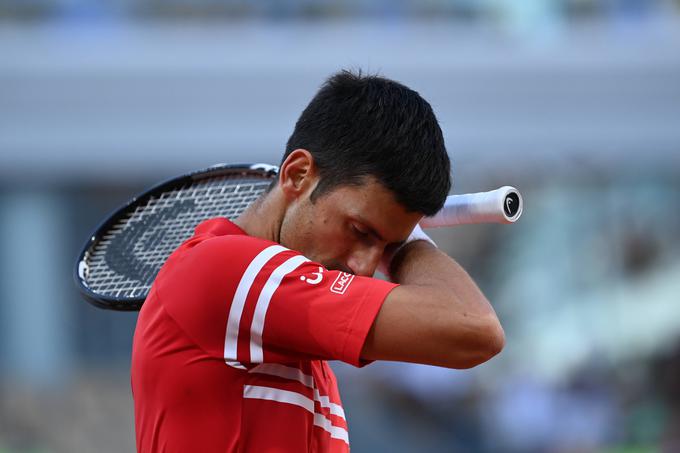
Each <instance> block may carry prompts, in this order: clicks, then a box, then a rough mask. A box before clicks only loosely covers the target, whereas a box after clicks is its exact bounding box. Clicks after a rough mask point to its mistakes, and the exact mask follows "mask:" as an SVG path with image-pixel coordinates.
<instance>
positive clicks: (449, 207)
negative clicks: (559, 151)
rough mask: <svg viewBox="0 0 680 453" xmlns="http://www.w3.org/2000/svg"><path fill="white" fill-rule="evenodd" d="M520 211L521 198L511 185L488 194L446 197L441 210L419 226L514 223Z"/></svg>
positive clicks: (422, 221)
mask: <svg viewBox="0 0 680 453" xmlns="http://www.w3.org/2000/svg"><path fill="white" fill-rule="evenodd" d="M522 208H523V202H522V195H521V194H520V193H519V191H518V190H517V189H515V188H514V187H510V186H503V187H501V188H499V189H496V190H492V191H490V192H479V193H468V194H463V195H449V196H448V197H447V198H446V202H445V203H444V207H443V208H442V209H441V211H439V212H438V213H437V214H435V215H434V216H433V217H424V218H423V220H421V221H420V226H421V227H423V228H436V227H445V226H455V225H463V224H468V223H514V222H516V221H517V219H519V217H520V216H521V215H522Z"/></svg>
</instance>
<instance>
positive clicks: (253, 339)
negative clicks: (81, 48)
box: [250, 255, 309, 363]
mask: <svg viewBox="0 0 680 453" xmlns="http://www.w3.org/2000/svg"><path fill="white" fill-rule="evenodd" d="M308 261H309V260H308V259H307V258H305V257H304V256H302V255H295V256H294V257H292V258H290V259H288V260H287V261H284V262H283V264H281V265H280V266H279V267H277V268H276V269H274V272H272V274H271V275H270V276H269V280H267V283H265V285H264V287H263V288H262V292H261V293H260V297H259V298H258V299H257V305H256V306H255V314H254V315H253V323H252V324H251V325H250V361H251V362H252V363H262V362H263V360H264V357H263V355H264V353H263V351H262V331H263V330H264V318H265V316H266V315H267V309H268V308H269V302H271V300H272V296H273V295H274V292H276V290H277V289H278V287H279V285H280V284H281V281H282V280H283V277H285V276H286V275H287V274H289V273H291V272H293V271H294V270H295V269H297V268H298V267H300V265H301V264H302V263H306V262H308Z"/></svg>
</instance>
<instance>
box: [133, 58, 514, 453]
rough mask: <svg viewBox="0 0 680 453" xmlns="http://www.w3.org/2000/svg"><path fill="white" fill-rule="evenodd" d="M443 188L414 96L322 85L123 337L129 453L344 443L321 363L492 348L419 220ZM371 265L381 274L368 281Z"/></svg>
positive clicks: (453, 359) (424, 112)
mask: <svg viewBox="0 0 680 453" xmlns="http://www.w3.org/2000/svg"><path fill="white" fill-rule="evenodd" d="M449 189H450V164H449V159H448V156H447V153H446V149H445V147H444V140H443V138H442V133H441V129H440V128H439V125H438V123H437V120H436V118H435V116H434V114H433V112H432V109H431V107H430V105H429V104H428V103H427V102H426V101H425V100H424V99H422V98H421V97H420V96H419V95H418V93H416V92H415V91H412V90H410V89H408V88H407V87H405V86H403V85H401V84H399V83H396V82H394V81H391V80H388V79H385V78H381V77H377V76H362V75H361V74H353V73H350V72H346V71H343V72H341V73H338V74H336V75H334V76H332V77H331V78H330V79H328V80H327V81H326V83H325V84H324V85H323V87H322V88H321V89H320V91H319V92H318V93H317V94H316V96H315V97H314V98H313V99H312V101H311V102H310V104H309V105H308V106H307V108H306V109H305V110H304V112H303V113H302V115H301V116H300V119H299V120H298V122H297V124H296V126H295V130H294V132H293V134H292V135H291V137H290V139H289V141H288V144H287V147H286V152H285V154H284V157H283V159H282V163H281V167H280V172H279V176H278V178H277V180H276V182H275V183H274V184H272V187H271V188H270V189H269V191H268V192H267V193H266V194H265V195H263V196H262V197H261V198H260V199H259V200H258V201H257V202H255V203H254V204H253V205H252V206H250V207H249V208H248V209H247V210H246V211H245V212H244V213H243V214H242V215H241V216H240V217H239V218H238V219H236V220H235V221H234V222H233V223H232V222H230V221H228V220H227V219H224V218H215V219H209V220H207V221H204V222H203V223H201V224H200V225H199V226H198V227H197V228H196V231H195V235H194V236H193V237H192V238H190V239H189V240H187V241H186V242H185V243H183V244H182V245H181V246H180V247H179V248H178V249H177V250H176V251H175V252H174V253H173V254H172V255H171V256H170V258H169V259H168V261H167V262H166V263H165V265H164V266H163V268H162V269H161V271H160V272H159V274H158V276H157V278H156V280H155V282H154V285H153V287H152V289H151V291H150V293H149V297H148V298H147V300H146V302H145V304H144V306H143V308H142V310H141V312H140V315H139V319H138V322H137V329H136V331H135V338H134V345H133V357H132V389H133V395H134V400H135V424H136V434H137V448H138V449H139V451H141V452H160V451H167V452H231V451H244V452H268V451H277V452H278V451H285V452H303V451H324V452H325V451H328V452H336V451H348V450H349V437H348V432H347V421H346V418H345V413H344V410H343V408H342V404H341V401H340V395H339V393H338V389H337V384H336V381H335V377H334V375H333V372H332V371H331V369H330V367H329V366H328V365H327V363H326V360H343V361H345V362H347V363H350V364H353V365H355V366H364V365H366V364H367V363H369V362H371V361H373V360H398V361H406V362H416V363H424V364H431V365H438V366H444V367H450V368H469V367H472V366H475V365H477V364H479V363H482V362H484V361H486V360H488V359H489V358H491V357H492V356H494V355H495V354H496V353H498V352H499V351H500V350H501V349H502V347H503V344H504V335H503V330H502V328H501V327H500V324H499V322H498V319H497V317H496V315H495V313H494V310H493V308H492V307H491V306H490V304H489V303H488V301H487V300H486V299H485V297H484V296H483V295H482V293H481V292H480V291H479V289H478V288H477V286H476V285H475V283H474V282H473V281H472V280H471V279H470V277H469V276H468V275H467V273H466V272H465V271H464V270H463V269H462V268H461V267H460V266H459V265H458V264H456V262H455V261H453V260H452V259H451V258H449V257H448V256H446V255H445V254H444V253H442V252H441V251H439V250H438V249H437V247H436V246H435V245H434V243H432V241H431V240H430V239H429V238H428V237H427V236H425V234H424V233H423V232H422V230H420V228H419V227H417V224H418V222H419V220H420V219H421V218H422V217H423V216H424V215H432V214H434V213H436V212H437V211H438V210H439V209H440V208H441V207H442V205H443V203H444V200H445V198H446V196H447V194H448V191H449ZM380 264H382V266H383V267H382V269H384V271H385V272H386V273H387V274H388V275H389V277H390V280H391V281H384V280H378V279H373V278H372V276H373V274H374V272H375V271H376V269H377V268H378V266H379V265H380Z"/></svg>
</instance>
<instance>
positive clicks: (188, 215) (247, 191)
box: [85, 175, 271, 298]
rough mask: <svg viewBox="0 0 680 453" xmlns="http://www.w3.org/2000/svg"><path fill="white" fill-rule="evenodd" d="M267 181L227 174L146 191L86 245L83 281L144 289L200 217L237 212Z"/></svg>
mask: <svg viewBox="0 0 680 453" xmlns="http://www.w3.org/2000/svg"><path fill="white" fill-rule="evenodd" d="M270 182H271V180H270V179H263V178H257V177H250V178H249V177H244V176H242V175H238V176H234V175H227V176H219V177H212V178H206V179H204V180H199V181H196V182H193V183H192V184H188V185H185V186H182V187H178V188H176V189H173V190H170V191H167V192H164V193H162V194H161V195H160V196H155V197H150V198H149V199H148V200H147V201H146V202H145V203H143V204H140V205H138V206H136V207H135V209H134V210H131V212H130V213H129V214H128V215H126V216H124V217H123V218H122V219H121V220H119V221H118V222H117V223H116V224H115V225H113V226H112V227H111V228H110V229H109V231H108V233H107V234H106V235H104V236H103V237H102V239H101V240H100V241H98V242H96V243H95V244H93V246H92V247H91V248H90V251H89V252H88V253H87V254H86V258H85V262H86V264H87V265H86V272H85V273H86V275H85V280H86V282H87V285H88V287H89V288H90V290H92V291H94V292H96V293H98V294H103V295H106V296H109V297H116V298H135V297H140V296H143V295H145V294H147V293H148V291H149V290H150V288H151V285H152V283H153V280H154V279H155V277H156V274H157V273H158V270H159V269H160V268H161V266H162V265H163V263H164V262H165V261H166V260H167V258H168V257H169V256H170V254H171V253H172V252H173V251H174V250H175V249H176V248H177V247H178V246H179V245H180V244H181V243H182V242H184V241H185V240H187V239H189V238H190V237H191V236H192V235H193V232H194V229H195V228H196V226H197V225H198V224H199V223H201V222H202V221H203V220H206V219H209V218H212V217H226V218H229V219H233V218H235V217H237V216H238V215H239V214H240V213H241V212H243V211H244V210H245V209H246V208H247V207H248V206H249V205H250V204H251V203H252V202H253V201H255V199H257V197H258V196H259V195H260V194H261V193H262V192H264V190H265V189H266V188H267V187H268V186H269V184H270Z"/></svg>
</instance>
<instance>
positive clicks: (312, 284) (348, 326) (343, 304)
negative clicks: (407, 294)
mask: <svg viewBox="0 0 680 453" xmlns="http://www.w3.org/2000/svg"><path fill="white" fill-rule="evenodd" d="M291 259H292V258H291ZM395 286H396V285H395V284H393V283H390V282H386V281H383V280H377V279H374V278H369V277H360V276H355V275H352V274H348V273H345V272H340V271H330V270H327V269H325V268H324V267H323V266H321V265H319V264H318V263H314V262H311V261H307V262H304V263H303V264H301V265H300V266H299V267H297V268H295V269H294V270H293V271H291V272H289V273H287V274H285V276H284V277H283V278H282V279H281V281H280V283H279V284H278V287H277V288H276V290H275V291H274V293H273V295H272V298H271V302H270V304H269V307H268V310H267V313H266V316H265V317H264V326H263V327H264V328H263V338H262V344H263V359H264V361H280V360H285V358H286V357H290V356H293V357H302V358H322V359H327V360H328V359H334V360H342V361H343V362H346V363H349V364H352V365H355V366H363V365H365V364H367V363H368V362H365V361H362V360H361V357H360V354H361V349H362V347H363V345H364V342H365V340H366V336H367V335H368V332H369V330H370V329H371V326H372V325H373V321H374V320H375V317H376V316H377V314H378V311H379V310H380V307H381V306H382V303H383V301H384V300H385V297H386V296H387V294H388V293H389V292H390V291H391V290H392V289H393V288H394V287H395Z"/></svg>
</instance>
